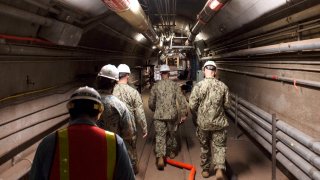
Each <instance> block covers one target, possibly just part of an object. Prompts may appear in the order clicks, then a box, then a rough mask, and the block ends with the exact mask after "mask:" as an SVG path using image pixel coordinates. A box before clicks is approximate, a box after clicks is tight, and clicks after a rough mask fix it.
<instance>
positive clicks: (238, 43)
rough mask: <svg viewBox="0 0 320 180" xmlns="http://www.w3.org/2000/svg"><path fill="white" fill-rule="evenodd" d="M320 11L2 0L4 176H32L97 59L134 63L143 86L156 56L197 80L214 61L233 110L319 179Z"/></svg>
mask: <svg viewBox="0 0 320 180" xmlns="http://www.w3.org/2000/svg"><path fill="white" fill-rule="evenodd" d="M319 12H320V2H319V0H268V1H266V0H132V1H129V0H102V1H101V0H82V1H77V0H20V1H12V0H0V84H1V90H0V147H1V148H0V179H2V178H3V179H19V178H22V177H25V176H26V174H27V173H28V171H29V170H30V163H32V162H31V161H32V158H33V156H34V153H35V150H36V148H37V145H38V143H39V141H40V140H41V139H42V138H43V137H45V136H46V135H47V134H49V133H51V132H53V131H55V130H57V129H58V128H60V127H62V126H66V124H67V122H68V114H67V109H66V108H65V107H66V102H67V101H68V99H69V97H70V95H71V93H72V92H73V90H74V89H75V88H77V87H79V86H83V85H89V86H94V85H95V84H94V83H95V78H96V76H97V73H98V72H99V71H100V69H101V67H102V66H104V65H106V64H114V65H119V64H127V65H129V66H130V67H131V69H132V74H131V76H130V84H131V85H132V86H133V87H135V88H136V89H138V90H139V91H140V92H144V91H148V87H149V86H150V84H151V83H152V82H154V79H153V78H155V79H156V78H157V71H158V70H159V65H161V64H168V65H169V66H170V67H171V68H172V72H171V75H173V76H175V77H178V78H179V79H180V80H182V81H191V82H192V81H193V82H194V83H193V84H195V83H196V82H197V81H199V80H201V79H203V74H202V71H201V68H202V66H203V64H204V63H205V62H206V61H208V60H213V61H215V62H216V64H217V69H218V72H217V77H216V78H217V79H218V80H220V81H222V82H224V83H225V84H226V85H227V86H228V87H229V90H230V92H231V97H232V98H231V99H232V108H231V109H230V110H229V111H228V112H227V114H228V115H229V117H230V119H233V121H234V120H235V121H236V124H238V125H239V127H240V128H241V129H242V130H243V131H245V132H246V133H247V134H248V135H249V136H251V137H253V138H252V139H254V141H256V144H257V145H258V146H260V147H262V148H261V149H266V152H267V153H266V154H268V153H269V154H273V153H272V152H271V151H272V150H271V146H272V142H271V137H273V136H275V137H277V138H278V140H279V142H281V141H283V142H281V143H279V144H277V143H276V144H275V146H276V148H278V152H280V153H279V154H277V155H276V156H277V157H276V158H277V160H278V162H279V164H282V166H284V167H283V168H282V169H284V170H283V171H287V172H285V174H286V175H288V177H289V176H290V177H294V178H297V179H301V178H302V179H304V178H307V179H318V178H320V157H319V155H320V142H319V137H320V131H319V127H320V121H319V120H320V119H319V117H320V111H319V106H320V102H319V99H320V93H319V88H320V76H319V73H320V60H319V57H320V51H319V50H320V13H319ZM154 71H155V73H154ZM156 80H157V79H156ZM190 90H191V89H190ZM146 101H147V100H146ZM144 102H145V101H144ZM275 119H276V120H277V125H276V127H277V128H278V131H277V132H275V133H276V134H274V135H272V130H271V124H272V120H275ZM254 137H258V138H254ZM286 140H287V141H286ZM286 154H290V155H286ZM196 156H198V155H196ZM278 156H279V158H278ZM26 159H27V161H26ZM270 159H271V157H270ZM286 164H287V165H288V164H290V167H287V166H286ZM22 167H24V168H22ZM16 168H17V169H18V168H20V169H23V170H21V171H19V172H17V170H16Z"/></svg>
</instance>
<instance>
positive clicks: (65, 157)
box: [58, 128, 116, 180]
mask: <svg viewBox="0 0 320 180" xmlns="http://www.w3.org/2000/svg"><path fill="white" fill-rule="evenodd" d="M105 133H106V142H107V162H106V163H107V165H106V167H107V169H106V171H107V177H106V179H107V180H113V175H114V171H115V165H116V136H115V134H114V133H112V132H108V131H105ZM58 137H59V154H60V157H59V161H60V162H59V166H60V169H59V172H60V180H67V179H69V173H70V172H69V159H70V158H69V138H68V129H67V128H66V129H62V130H59V131H58Z"/></svg>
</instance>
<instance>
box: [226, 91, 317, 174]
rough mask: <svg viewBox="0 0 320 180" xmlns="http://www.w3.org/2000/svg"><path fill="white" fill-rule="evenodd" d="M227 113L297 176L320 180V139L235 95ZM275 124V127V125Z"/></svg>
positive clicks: (273, 167)
mask: <svg viewBox="0 0 320 180" xmlns="http://www.w3.org/2000/svg"><path fill="white" fill-rule="evenodd" d="M231 97H232V98H231V100H232V101H231V102H232V107H231V108H230V109H229V110H228V111H227V113H228V114H229V115H230V116H231V117H233V118H234V119H235V121H236V124H240V126H241V127H242V128H243V129H244V130H245V131H247V132H248V133H249V134H250V135H251V136H252V137H253V138H254V139H255V140H256V141H257V142H258V143H260V144H261V145H262V147H264V148H265V149H266V150H267V151H268V152H269V153H270V154H271V155H272V157H274V159H273V162H274V163H273V166H272V169H273V170H272V171H273V176H272V177H273V179H275V168H276V167H275V160H278V161H279V162H280V163H281V164H282V165H283V166H284V167H285V168H286V169H287V170H288V171H289V172H291V173H292V175H294V176H295V177H296V178H297V179H316V180H320V171H319V170H320V141H319V140H316V139H314V138H312V137H310V136H308V135H306V134H304V133H303V132H301V131H300V130H298V129H296V128H294V127H292V126H291V125H289V124H287V123H285V122H284V121H281V120H279V119H278V118H276V114H269V113H267V112H265V111H263V110H262V109H260V108H259V107H257V106H255V105H253V104H251V103H249V102H248V101H246V100H244V99H242V98H240V97H238V96H237V95H234V94H232V95H231ZM272 124H273V126H272Z"/></svg>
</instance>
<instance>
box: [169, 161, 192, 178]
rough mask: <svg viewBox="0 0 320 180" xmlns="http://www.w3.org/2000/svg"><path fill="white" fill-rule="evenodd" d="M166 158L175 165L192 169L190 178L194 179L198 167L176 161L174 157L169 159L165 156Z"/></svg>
mask: <svg viewBox="0 0 320 180" xmlns="http://www.w3.org/2000/svg"><path fill="white" fill-rule="evenodd" d="M164 160H165V162H166V163H168V164H171V165H173V166H176V167H180V168H184V169H188V170H190V174H189V180H194V176H195V175H196V168H195V167H194V166H193V165H191V164H186V163H183V162H179V161H175V160H172V159H167V158H165V159H164Z"/></svg>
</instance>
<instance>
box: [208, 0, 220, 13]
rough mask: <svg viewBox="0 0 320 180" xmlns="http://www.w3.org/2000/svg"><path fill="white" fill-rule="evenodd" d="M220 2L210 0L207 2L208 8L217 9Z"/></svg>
mask: <svg viewBox="0 0 320 180" xmlns="http://www.w3.org/2000/svg"><path fill="white" fill-rule="evenodd" d="M221 5H222V3H220V2H219V1H218V0H212V1H211V2H210V4H209V8H210V9H212V10H215V11H216V10H218V9H219V8H220V7H221Z"/></svg>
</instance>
